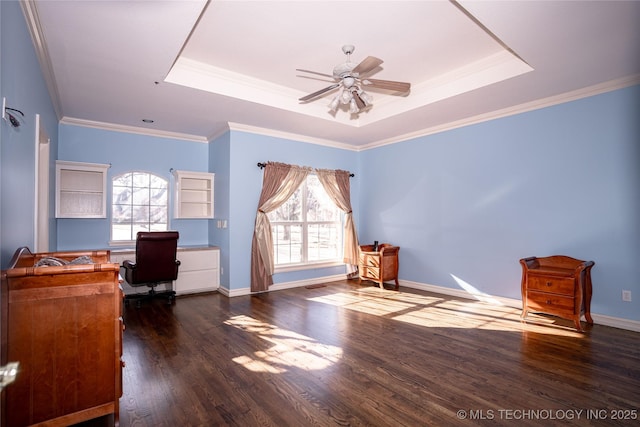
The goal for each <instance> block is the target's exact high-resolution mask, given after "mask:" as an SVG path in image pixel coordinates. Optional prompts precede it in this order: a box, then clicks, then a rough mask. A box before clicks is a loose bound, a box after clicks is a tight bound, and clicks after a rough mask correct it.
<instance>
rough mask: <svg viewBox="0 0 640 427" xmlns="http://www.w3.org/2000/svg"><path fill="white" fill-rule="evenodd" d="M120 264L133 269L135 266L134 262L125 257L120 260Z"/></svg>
mask: <svg viewBox="0 0 640 427" xmlns="http://www.w3.org/2000/svg"><path fill="white" fill-rule="evenodd" d="M122 266H123V267H124V268H126V269H129V270H133V269H135V268H136V263H135V262H133V261H129V260H128V259H127V260H124V261H123V262H122Z"/></svg>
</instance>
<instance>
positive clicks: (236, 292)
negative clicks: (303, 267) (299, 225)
mask: <svg viewBox="0 0 640 427" xmlns="http://www.w3.org/2000/svg"><path fill="white" fill-rule="evenodd" d="M346 278H347V275H346V274H344V273H343V274H334V275H333V276H324V277H314V278H313V279H305V280H295V281H293V282H282V283H275V284H273V285H271V287H269V290H268V291H264V292H273V291H281V290H283V289H291V288H301V287H303V286H310V285H317V284H319V283H327V282H335V281H337V280H345V279H346ZM218 291H219V292H220V293H221V294H223V295H226V296H228V297H230V298H231V297H239V296H243V295H254V294H259V293H260V292H251V288H250V287H246V288H240V289H233V290H229V289H227V288H223V287H222V286H220V288H219V289H218Z"/></svg>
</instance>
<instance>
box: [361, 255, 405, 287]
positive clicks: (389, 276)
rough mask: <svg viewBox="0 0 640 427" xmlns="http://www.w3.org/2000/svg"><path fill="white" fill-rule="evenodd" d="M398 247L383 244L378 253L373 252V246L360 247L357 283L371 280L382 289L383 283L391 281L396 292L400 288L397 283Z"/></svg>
mask: <svg viewBox="0 0 640 427" xmlns="http://www.w3.org/2000/svg"><path fill="white" fill-rule="evenodd" d="M399 251H400V247H399V246H393V245H390V244H388V243H383V244H381V245H380V246H379V250H378V251H375V252H374V251H373V245H361V246H360V256H359V259H358V270H359V274H360V277H359V280H358V282H359V283H362V280H363V279H364V280H373V281H374V282H376V283H378V285H379V286H380V288H381V289H384V282H386V281H389V280H393V281H395V284H396V288H395V289H396V291H397V290H398V288H399V287H400V285H399V283H398V267H399V266H398V252H399Z"/></svg>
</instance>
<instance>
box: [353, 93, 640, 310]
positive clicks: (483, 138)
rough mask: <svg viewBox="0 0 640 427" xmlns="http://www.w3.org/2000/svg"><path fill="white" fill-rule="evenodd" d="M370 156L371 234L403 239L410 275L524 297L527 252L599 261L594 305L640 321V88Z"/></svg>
mask: <svg viewBox="0 0 640 427" xmlns="http://www.w3.org/2000/svg"><path fill="white" fill-rule="evenodd" d="M360 160H361V175H362V180H363V181H365V182H366V183H367V185H366V186H364V187H363V188H362V192H361V204H360V230H361V233H360V240H361V241H371V240H374V239H375V240H380V241H390V242H392V243H394V244H396V245H399V246H400V247H401V250H400V279H403V280H408V281H413V282H418V283H423V284H432V285H438V286H445V287H451V288H459V287H460V282H459V281H457V280H456V279H455V278H454V276H456V277H457V278H459V279H461V280H462V281H464V282H466V283H468V284H469V285H471V286H473V287H474V288H476V289H478V290H479V291H481V292H485V293H487V294H490V295H496V296H503V297H510V298H517V299H519V298H520V279H521V269H520V265H519V263H518V260H519V259H520V258H524V257H529V256H549V255H559V254H562V255H569V256H572V257H575V258H579V259H584V260H593V261H595V267H594V268H593V271H592V274H593V282H594V297H593V302H592V311H593V312H595V313H599V314H604V315H610V316H615V317H621V318H627V319H633V320H640V309H639V307H640V303H639V302H640V280H638V277H640V267H639V266H640V264H639V263H638V259H640V191H638V190H639V184H640V86H635V87H632V88H627V89H623V90H618V91H614V92H610V93H606V94H602V95H598V96H594V97H590V98H586V99H582V100H578V101H574V102H570V103H565V104H562V105H557V106H553V107H549V108H544V109H541V110H537V111H532V112H528V113H524V114H519V115H515V116H512V117H507V118H503V119H499V120H494V121H490V122H485V123H481V124H477V125H473V126H468V127H464V128H461V129H456V130H452V131H448V132H444V133H440V134H437V135H432V136H427V137H422V138H417V139H415V140H412V141H407V142H403V143H398V144H394V145H389V146H385V147H380V148H377V149H372V150H368V151H364V152H363V153H361V159H360ZM380 170H385V171H386V173H385V174H380V173H379V171H380ZM623 289H627V290H631V291H632V295H633V298H634V302H632V303H628V302H622V298H621V291H622V290H623ZM636 295H638V296H637V297H636Z"/></svg>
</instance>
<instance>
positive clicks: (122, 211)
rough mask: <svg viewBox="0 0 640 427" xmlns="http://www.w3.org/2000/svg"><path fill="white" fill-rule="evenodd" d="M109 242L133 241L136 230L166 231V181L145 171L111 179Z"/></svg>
mask: <svg viewBox="0 0 640 427" xmlns="http://www.w3.org/2000/svg"><path fill="white" fill-rule="evenodd" d="M112 184H113V198H112V199H111V200H112V215H111V240H112V241H133V240H135V239H136V234H137V233H138V231H166V230H167V225H168V221H167V219H168V217H169V215H168V210H169V209H168V204H167V194H168V193H167V189H168V182H167V180H166V179H163V178H161V177H159V176H156V175H153V174H150V173H146V172H128V173H125V174H122V175H119V176H116V177H114V178H113V181H112Z"/></svg>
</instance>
